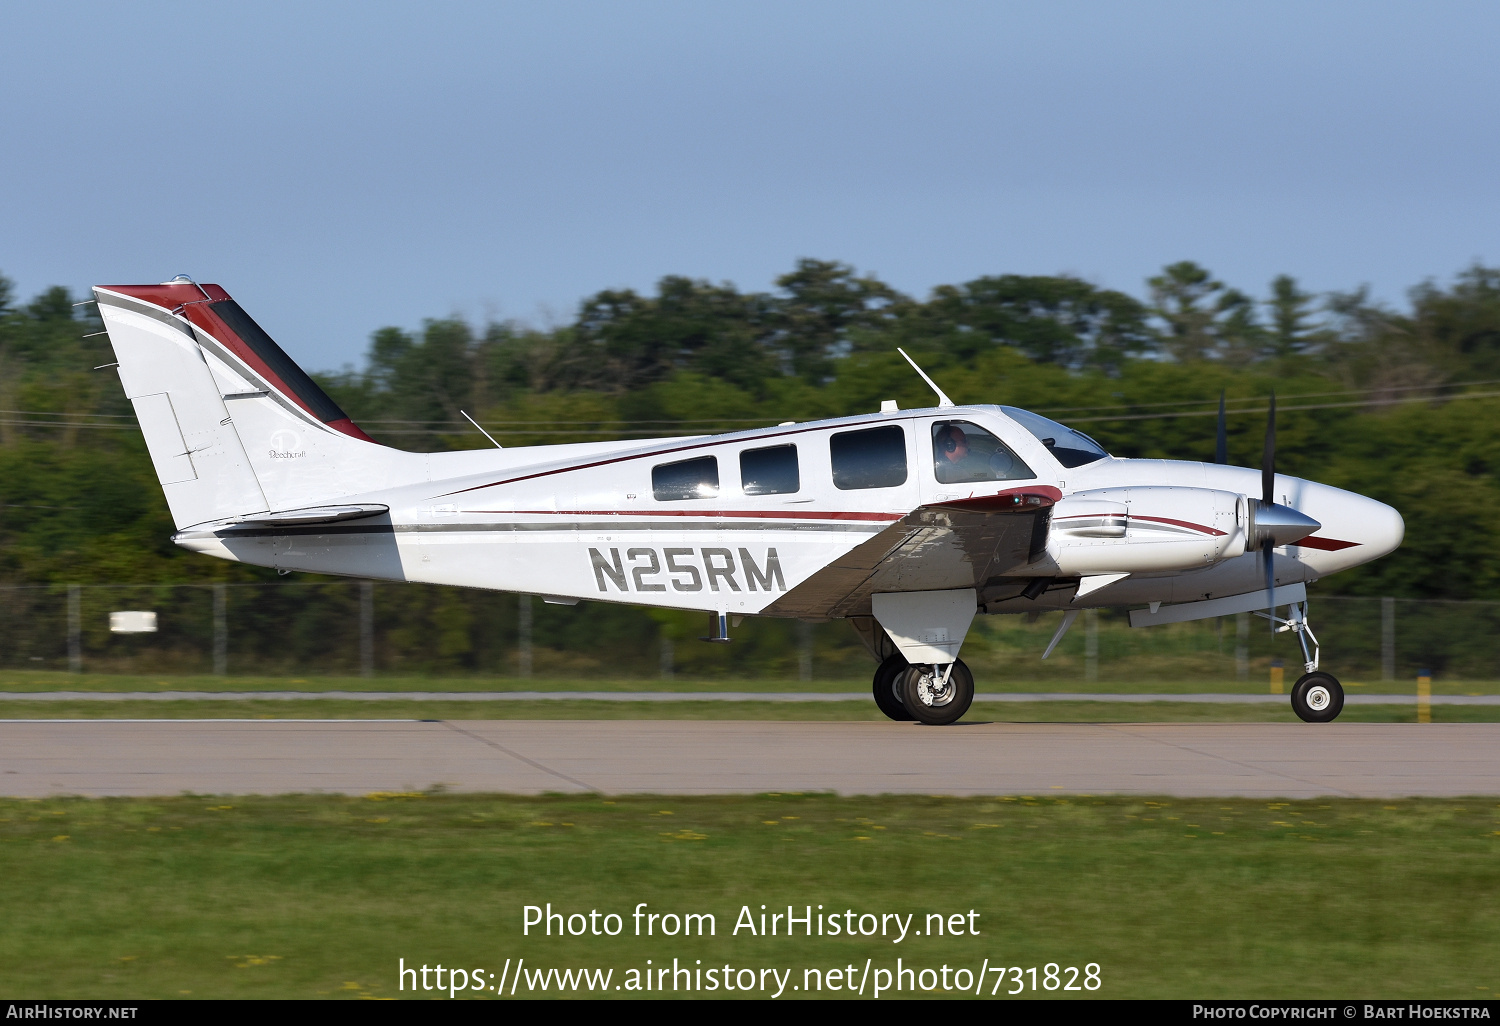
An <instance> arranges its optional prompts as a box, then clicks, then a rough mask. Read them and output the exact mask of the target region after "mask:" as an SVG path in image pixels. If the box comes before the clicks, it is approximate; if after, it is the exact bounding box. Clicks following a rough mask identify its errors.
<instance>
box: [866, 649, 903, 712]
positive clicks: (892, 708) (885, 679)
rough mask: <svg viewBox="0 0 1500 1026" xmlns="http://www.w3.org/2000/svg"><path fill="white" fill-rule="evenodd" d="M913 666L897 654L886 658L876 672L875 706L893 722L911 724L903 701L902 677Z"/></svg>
mask: <svg viewBox="0 0 1500 1026" xmlns="http://www.w3.org/2000/svg"><path fill="white" fill-rule="evenodd" d="M910 665H911V664H910V663H908V662H907V661H906V658H905V657H904V656H902V655H901V653H900V652H897V653H896V654H894V655H890V656H887V657H886V660H885V662H883V663H881V664H880V668H879V669H877V670H876V671H875V704H876V705H878V706H879V707H880V711H881V712H883V713H885V714H886V715H887V716H889V717H890V718H891V719H893V720H900V721H902V722H910V721H911V719H912V715H911V713H909V712H907V711H906V704H905V703H904V702H902V700H901V675H902V674H903V673H905V672H906V668H907V667H908V666H910Z"/></svg>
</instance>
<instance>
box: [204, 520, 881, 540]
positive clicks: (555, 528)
mask: <svg viewBox="0 0 1500 1026" xmlns="http://www.w3.org/2000/svg"><path fill="white" fill-rule="evenodd" d="M893 522H894V521H893ZM889 526H890V524H886V523H853V524H851V523H818V524H788V523H785V522H782V521H777V522H775V523H772V524H767V523H765V522H764V521H761V522H755V521H751V522H748V523H747V522H745V521H739V520H733V521H725V520H714V521H709V522H706V523H704V522H690V523H662V522H661V521H656V520H625V521H620V520H577V521H561V522H557V521H553V522H549V523H509V524H397V525H395V526H392V525H390V524H307V525H304V526H301V527H252V528H243V529H242V528H235V527H230V528H220V529H218V530H215V531H214V532H213V533H214V535H215V536H216V537H219V538H272V537H275V538H285V537H288V536H297V535H328V534H468V533H474V534H482V533H486V532H491V531H500V532H516V531H523V532H529V531H536V532H541V533H547V532H565V533H572V532H575V531H582V532H589V533H611V534H613V533H621V534H624V533H630V532H653V533H666V534H671V533H675V532H679V531H747V532H756V533H762V534H764V533H777V534H779V533H783V532H788V531H790V532H799V533H815V534H816V533H824V532H832V533H839V534H845V533H849V532H856V533H866V534H878V533H880V532H881V531H883V530H884V529H885V528H887V527H889Z"/></svg>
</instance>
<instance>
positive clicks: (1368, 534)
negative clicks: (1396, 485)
mask: <svg viewBox="0 0 1500 1026" xmlns="http://www.w3.org/2000/svg"><path fill="white" fill-rule="evenodd" d="M1359 514H1360V515H1359V519H1358V522H1357V524H1356V525H1354V530H1353V531H1351V532H1350V533H1351V534H1354V535H1355V536H1356V537H1358V538H1359V539H1360V541H1361V542H1362V543H1363V544H1364V545H1365V547H1366V549H1367V550H1368V551H1369V552H1370V555H1368V556H1367V557H1366V558H1367V559H1374V558H1376V557H1377V556H1384V555H1386V554H1387V553H1390V552H1395V551H1396V550H1397V549H1398V548H1400V547H1401V542H1402V540H1403V539H1404V538H1405V537H1406V521H1404V520H1403V519H1401V514H1400V513H1399V512H1397V511H1396V510H1395V509H1393V508H1392V507H1390V506H1387V505H1386V504H1385V503H1383V502H1377V501H1375V500H1374V499H1366V500H1365V502H1364V505H1363V506H1362V507H1361V509H1360V511H1359Z"/></svg>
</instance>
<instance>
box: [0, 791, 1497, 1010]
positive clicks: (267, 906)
mask: <svg viewBox="0 0 1500 1026" xmlns="http://www.w3.org/2000/svg"><path fill="white" fill-rule="evenodd" d="M1497 856H1500V805H1497V800H1496V799H1494V798H1487V799H1465V800H1435V799H1426V800H1404V801H1394V802H1392V801H1385V802H1381V801H1355V800H1327V799H1325V800H1321V801H1313V802H1283V801H1272V802H1267V801H1251V800H1226V799H1202V800H1182V799H1160V800H1143V799H1135V798H1108V799H1106V798H1088V797H1074V798H1067V799H1063V798H1048V797H1045V796H1043V797H1030V798H1015V799H1000V800H997V799H949V798H942V799H939V798H921V797H901V798H896V797H882V798H863V799H861V798H835V797H831V796H827V795H801V794H783V795H774V796H753V797H736V798H696V799H684V798H663V797H627V798H618V799H615V800H606V799H601V798H598V797H543V798H513V797H505V796H486V795H477V796H458V795H442V794H428V795H389V794H385V795H372V796H368V797H365V798H338V797H307V796H291V797H282V798H250V799H244V798H235V799H216V798H211V797H193V796H184V797H181V798H174V799H165V800H162V799H150V800H148V799H111V800H85V799H48V800H42V801H17V800H5V801H0V868H3V872H0V906H3V907H4V908H5V910H6V917H5V929H4V930H3V931H0V989H3V990H4V991H5V992H7V993H11V994H26V995H28V996H35V997H38V998H43V997H62V996H71V997H77V996H82V995H87V996H92V997H176V996H189V995H190V996H192V997H320V996H328V997H337V996H346V997H392V996H396V985H397V979H396V965H397V959H398V958H405V959H406V960H407V963H408V964H409V965H410V964H412V963H413V962H416V963H417V964H422V963H426V964H429V965H436V964H437V963H439V962H441V963H443V964H444V965H447V966H455V965H456V966H467V967H482V968H484V969H486V970H487V971H489V970H493V971H495V972H496V973H497V975H498V972H499V970H500V967H501V966H502V965H503V964H504V962H505V959H507V958H520V957H525V958H526V959H527V960H528V964H529V965H532V966H535V967H538V968H544V967H547V966H557V967H559V968H574V967H585V966H586V967H600V968H614V969H615V971H616V974H617V975H616V979H617V980H618V979H619V978H620V974H622V973H623V971H624V970H626V969H628V968H631V967H636V968H643V967H644V964H645V960H646V959H648V958H650V959H652V960H653V964H654V965H657V966H660V965H662V964H663V963H664V962H665V963H667V964H670V962H671V960H672V959H673V958H674V957H676V958H678V959H680V960H682V961H683V962H686V963H688V964H694V963H695V961H696V960H697V959H702V960H703V965H705V966H709V965H722V964H724V963H729V964H731V965H733V966H735V967H740V966H747V967H762V966H776V967H778V968H783V969H785V968H796V969H797V970H798V977H797V982H800V981H801V976H800V972H801V969H802V968H804V967H821V968H825V969H826V968H831V967H834V966H843V965H845V964H849V963H853V964H856V965H860V966H862V965H863V964H864V961H865V959H866V958H872V959H874V960H875V963H876V965H881V964H889V965H891V966H894V963H895V959H896V958H897V957H898V956H899V957H901V958H903V959H904V961H905V964H906V965H907V966H916V967H924V966H930V967H932V968H934V969H935V968H937V967H939V966H941V965H944V964H946V965H949V966H952V967H954V968H958V967H971V968H974V969H977V968H979V966H980V964H981V962H982V960H983V959H985V958H989V959H990V961H991V964H992V965H993V964H997V963H1000V964H1005V965H1016V966H1032V965H1035V966H1037V967H1038V972H1039V975H1040V972H1041V967H1043V966H1045V964H1046V963H1048V962H1057V963H1060V964H1062V965H1065V966H1066V965H1083V964H1084V963H1087V962H1098V963H1100V964H1101V966H1102V967H1103V973H1102V976H1103V980H1104V986H1103V988H1102V989H1101V990H1100V991H1099V992H1098V993H1099V994H1100V996H1105V997H1201V998H1210V997H1262V998H1268V997H1278V996H1288V997H1344V996H1347V995H1351V994H1358V995H1362V996H1369V997H1384V998H1403V997H1429V998H1436V997H1446V998H1482V997H1489V996H1491V995H1493V994H1494V993H1495V992H1496V991H1497V990H1500V974H1497V970H1496V966H1497V965H1500V919H1497V918H1496V917H1495V916H1494V915H1493V914H1492V910H1493V909H1494V908H1495V907H1496V905H1497V903H1500V857H1497ZM547 902H551V903H552V905H553V906H554V908H555V909H560V910H564V911H567V912H572V911H581V912H583V913H585V914H586V913H588V912H589V911H590V910H591V909H599V910H600V911H601V912H604V911H612V912H617V913H620V914H621V915H623V916H625V917H626V919H625V922H626V923H627V924H628V923H629V922H630V919H629V913H630V912H631V910H632V909H633V908H634V907H635V905H636V903H637V902H647V903H648V907H649V909H650V910H652V911H657V912H676V913H679V914H681V913H686V912H700V913H701V912H710V913H713V914H714V915H715V917H716V935H715V936H713V937H704V938H702V939H699V938H697V937H694V938H692V939H685V938H682V937H675V938H662V937H655V938H636V937H632V936H629V935H628V933H629V927H628V926H627V931H626V935H622V936H620V937H615V938H607V937H593V936H584V937H568V938H559V937H555V936H554V937H552V938H550V939H549V938H546V937H538V936H535V935H533V936H532V937H529V938H527V937H523V936H522V935H521V917H522V907H523V906H524V905H527V904H541V905H544V904H545V903H547ZM761 904H766V905H767V906H769V907H770V909H771V910H773V911H774V910H777V909H778V908H779V909H784V907H785V906H786V905H787V904H792V905H794V906H796V907H797V909H798V913H799V914H800V912H801V909H802V907H803V906H805V905H807V904H812V905H814V906H816V905H818V904H822V905H824V906H825V910H836V911H840V912H842V911H843V910H845V909H852V910H854V911H855V913H856V914H858V913H864V912H870V913H877V914H880V913H891V912H895V913H901V914H905V913H917V916H916V922H917V923H918V924H920V923H922V922H924V917H925V915H926V914H927V913H929V912H942V913H945V914H949V913H967V911H968V910H969V909H974V910H977V911H978V912H979V913H980V917H979V919H978V920H977V923H978V927H979V929H980V931H981V933H980V936H977V937H972V936H964V937H942V938H939V937H932V936H925V937H908V938H907V939H906V940H905V941H903V942H902V943H901V944H899V945H897V944H893V943H892V942H891V940H890V938H886V939H884V940H882V939H881V938H879V937H875V938H858V939H853V940H851V939H849V938H846V937H838V938H833V937H826V936H825V937H812V938H807V937H803V936H800V935H799V936H797V937H795V938H792V939H788V938H786V937H784V936H778V937H775V938H762V937H753V936H749V935H748V934H746V933H745V932H744V931H741V934H740V935H739V936H738V937H736V936H732V935H731V930H732V928H733V925H734V923H735V920H736V918H737V915H738V913H739V910H740V908H741V906H742V905H748V906H750V907H751V909H752V910H754V912H755V913H756V914H757V915H758V913H759V911H760V909H759V906H760V905H761ZM1310 966H1316V971H1309V967H1310ZM1008 986H1010V984H1009V983H1007V987H1008ZM938 993H941V991H939V992H938ZM424 996H431V994H426V995H424ZM1028 996H1029V995H1028ZM1055 996H1063V995H1055Z"/></svg>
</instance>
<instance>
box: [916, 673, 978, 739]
mask: <svg viewBox="0 0 1500 1026" xmlns="http://www.w3.org/2000/svg"><path fill="white" fill-rule="evenodd" d="M945 669H946V667H934V666H930V665H927V664H918V665H916V666H911V667H908V668H907V670H906V672H905V673H903V674H902V675H901V700H902V702H903V703H904V704H905V706H906V711H907V712H908V713H910V714H911V718H912V719H914V720H917V721H918V722H920V723H926V724H928V725H930V726H934V727H942V726H946V725H948V724H949V723H954V722H957V721H958V719H959V718H960V717H962V716H963V714H964V713H966V712H968V711H969V705H970V704H971V703H972V702H973V701H974V675H973V674H972V673H970V672H969V668H968V667H967V666H965V665H964V662H963V660H962V659H960V660H958V661H957V662H955V663H954V664H953V672H952V673H950V674H949V675H948V685H947V687H946V688H942V687H941V685H942V678H943V671H944V670H945ZM935 686H936V687H935ZM934 691H936V693H934ZM924 693H925V699H926V700H925V701H924Z"/></svg>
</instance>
